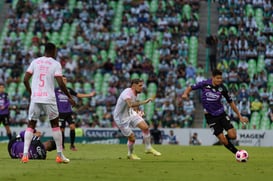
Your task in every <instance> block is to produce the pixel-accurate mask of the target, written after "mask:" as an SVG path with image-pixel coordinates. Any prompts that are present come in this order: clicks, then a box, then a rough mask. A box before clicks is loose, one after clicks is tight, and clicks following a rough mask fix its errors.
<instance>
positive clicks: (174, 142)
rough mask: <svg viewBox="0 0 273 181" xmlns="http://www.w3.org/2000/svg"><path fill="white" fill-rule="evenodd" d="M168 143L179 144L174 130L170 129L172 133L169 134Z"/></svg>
mask: <svg viewBox="0 0 273 181" xmlns="http://www.w3.org/2000/svg"><path fill="white" fill-rule="evenodd" d="M168 143H169V144H171V145H177V144H178V141H177V139H176V135H174V132H173V130H170V134H169V135H168Z"/></svg>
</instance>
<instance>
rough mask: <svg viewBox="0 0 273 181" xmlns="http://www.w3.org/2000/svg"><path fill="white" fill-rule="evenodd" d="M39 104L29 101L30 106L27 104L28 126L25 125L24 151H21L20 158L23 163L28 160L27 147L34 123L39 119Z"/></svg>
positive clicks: (31, 136)
mask: <svg viewBox="0 0 273 181" xmlns="http://www.w3.org/2000/svg"><path fill="white" fill-rule="evenodd" d="M40 109H41V108H40V105H39V104H35V103H32V102H31V103H30V106H29V112H28V115H29V117H28V120H29V121H28V126H27V129H26V131H25V135H24V153H23V157H22V159H21V161H22V162H23V163H26V162H28V151H29V147H30V143H31V140H32V138H33V132H34V129H35V127H36V123H37V121H36V120H38V119H39V116H40V112H41V110H40Z"/></svg>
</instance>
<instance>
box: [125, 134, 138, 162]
mask: <svg viewBox="0 0 273 181" xmlns="http://www.w3.org/2000/svg"><path fill="white" fill-rule="evenodd" d="M135 142H136V138H135V134H134V133H133V132H131V134H130V135H129V136H128V141H127V147H128V159H131V160H140V158H139V157H138V156H137V155H136V154H134V145H135Z"/></svg>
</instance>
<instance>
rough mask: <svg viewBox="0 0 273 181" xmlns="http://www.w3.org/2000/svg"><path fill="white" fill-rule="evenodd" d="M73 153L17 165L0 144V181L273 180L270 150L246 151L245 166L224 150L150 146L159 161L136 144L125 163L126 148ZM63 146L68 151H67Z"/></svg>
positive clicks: (90, 146)
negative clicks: (61, 159) (63, 159)
mask: <svg viewBox="0 0 273 181" xmlns="http://www.w3.org/2000/svg"><path fill="white" fill-rule="evenodd" d="M77 146H78V149H79V150H78V151H77V152H72V151H70V150H67V151H65V154H66V156H67V157H68V158H70V160H71V162H70V163H69V164H57V163H55V154H56V152H55V151H53V152H49V153H48V157H47V159H46V160H30V161H29V162H28V163H26V164H23V163H20V161H19V160H14V159H10V158H9V155H8V153H7V151H6V150H7V148H6V147H7V144H5V143H2V144H0V155H1V156H0V180H1V181H30V180H39V181H43V180H45V181H70V180H84V181H91V180H111V181H119V180H127V181H131V180H138V181H139V180H142V181H146V180H147V181H161V180H162V181H163V180H164V181H165V180H166V181H169V180H184V181H188V180H193V181H195V180H208V181H219V180H221V181H223V180H229V181H232V180H240V181H243V180H245V181H254V180H255V181H256V180H257V179H259V180H260V181H266V180H271V179H272V176H273V148H272V147H247V148H245V147H244V149H246V150H247V151H248V153H249V155H250V159H249V161H248V162H247V163H238V162H236V161H235V158H234V155H233V154H231V153H230V152H229V151H227V150H226V149H225V148H224V147H223V146H196V147H194V146H177V145H175V146H172V145H159V146H154V147H155V148H156V149H158V150H159V151H160V152H162V156H160V157H155V156H153V155H147V154H145V153H144V146H143V145H137V146H136V147H135V150H136V153H137V154H138V156H139V157H141V158H142V159H141V160H138V161H133V160H127V159H126V154H127V147H126V145H102V144H83V145H77ZM67 147H68V146H67Z"/></svg>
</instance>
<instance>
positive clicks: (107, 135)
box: [0, 127, 273, 146]
mask: <svg viewBox="0 0 273 181" xmlns="http://www.w3.org/2000/svg"><path fill="white" fill-rule="evenodd" d="M24 129H25V127H21V128H18V127H11V130H12V132H13V135H16V134H18V133H19V132H20V131H22V130H24ZM37 129H39V130H40V131H41V132H42V134H43V136H44V137H51V128H37ZM160 130H161V131H162V134H163V138H164V139H163V144H168V135H169V132H170V130H173V131H174V135H176V138H177V141H178V142H179V145H189V140H190V136H191V135H192V134H193V133H194V132H196V133H198V138H199V140H200V141H201V143H202V145H204V146H209V145H213V144H214V143H216V142H217V141H218V140H217V138H216V137H215V136H214V135H213V134H212V133H211V131H210V129H208V128H205V129H160ZM65 131H66V132H65V135H66V137H68V136H69V128H66V129H65ZM83 132H84V137H82V138H77V140H76V141H77V142H82V143H111V144H116V143H121V142H120V141H119V140H121V139H122V138H120V137H118V136H117V135H119V134H117V133H118V130H117V129H114V128H104V129H103V128H97V129H94V128H83ZM134 132H135V134H136V138H137V141H136V143H137V144H141V143H142V133H141V131H140V130H139V129H136V130H134ZM0 138H1V139H0V141H5V142H6V141H7V140H6V138H7V137H6V130H5V128H3V127H1V128H0ZM272 138H273V130H237V141H238V143H239V145H240V146H273V140H272ZM123 140H125V139H123ZM123 143H124V141H123Z"/></svg>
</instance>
